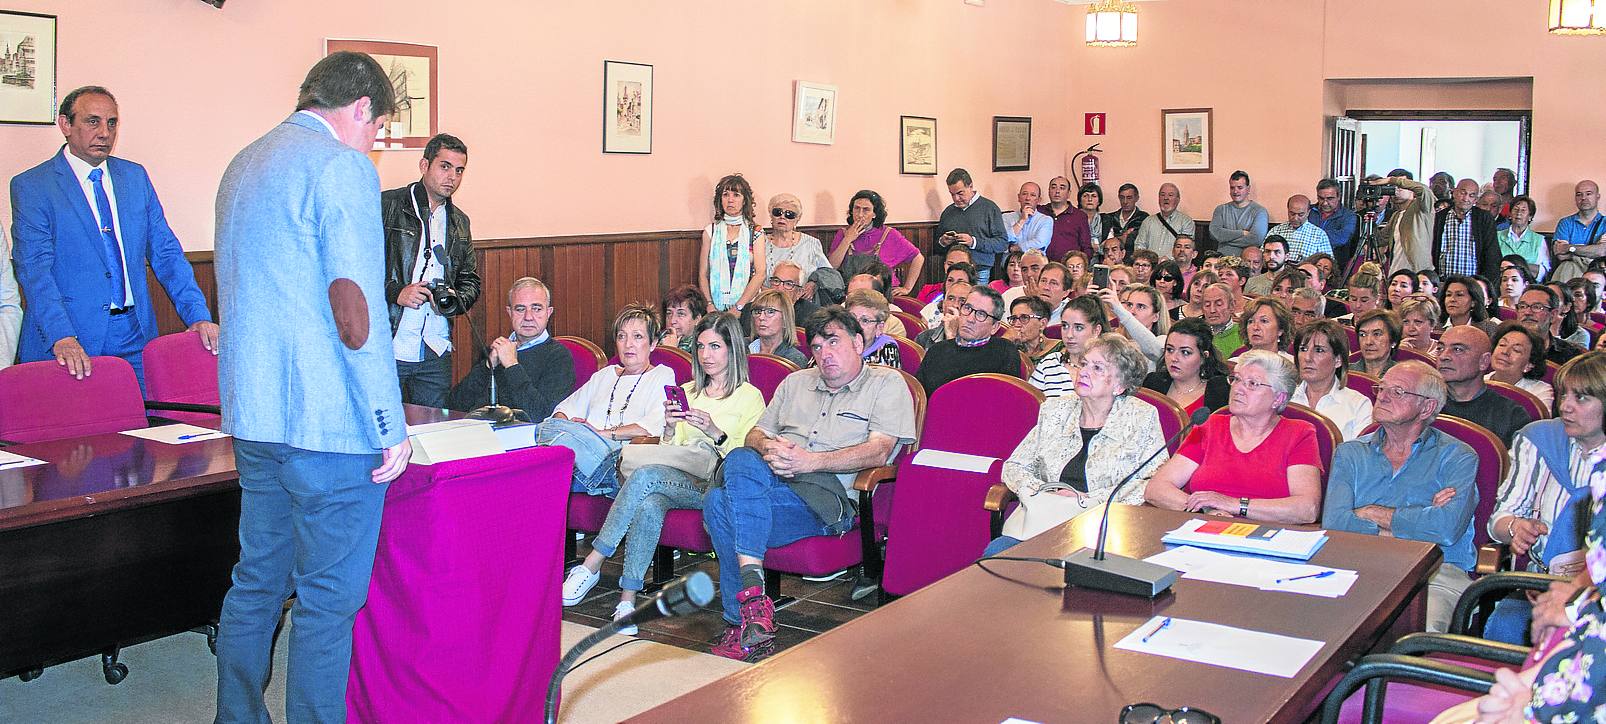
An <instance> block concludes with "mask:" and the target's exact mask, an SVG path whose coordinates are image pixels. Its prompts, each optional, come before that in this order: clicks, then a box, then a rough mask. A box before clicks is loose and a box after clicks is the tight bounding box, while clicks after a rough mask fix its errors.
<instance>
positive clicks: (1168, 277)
mask: <svg viewBox="0 0 1606 724" xmlns="http://www.w3.org/2000/svg"><path fill="white" fill-rule="evenodd" d="M1155 279H1159V280H1160V281H1162V282H1174V281H1176V280H1177V278H1176V277H1174V276H1171V275H1170V274H1161V275H1159V276H1156V277H1155Z"/></svg>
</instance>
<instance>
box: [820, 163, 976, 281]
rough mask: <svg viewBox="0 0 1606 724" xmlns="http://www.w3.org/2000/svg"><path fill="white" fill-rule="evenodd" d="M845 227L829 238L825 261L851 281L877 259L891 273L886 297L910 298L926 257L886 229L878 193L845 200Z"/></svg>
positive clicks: (866, 192) (884, 206) (884, 208)
mask: <svg viewBox="0 0 1606 724" xmlns="http://www.w3.org/2000/svg"><path fill="white" fill-rule="evenodd" d="M847 224H848V225H847V227H846V228H843V229H839V230H838V231H837V232H836V236H835V237H834V238H832V239H831V254H830V256H829V258H828V261H830V263H831V265H832V266H834V267H836V268H838V269H841V270H842V278H844V279H852V278H853V275H855V274H860V273H862V272H863V264H864V262H865V261H868V260H870V259H879V260H880V261H881V263H882V264H886V265H887V268H888V269H891V270H892V286H891V287H889V288H888V289H887V294H889V295H891V296H899V295H902V296H910V295H912V294H913V293H914V288H915V285H916V284H918V283H920V272H921V271H922V270H923V269H925V267H926V256H925V255H924V254H921V253H920V249H918V248H916V247H915V245H914V244H913V243H911V242H910V241H909V239H908V238H907V237H905V236H904V235H903V234H902V233H900V232H899V231H898V230H897V229H894V228H892V227H890V226H887V204H886V202H885V201H883V200H882V198H881V194H878V193H876V192H874V191H871V190H870V189H861V190H860V191H859V192H858V193H856V194H854V195H853V198H852V199H849V200H848V219H847ZM967 261H968V259H967ZM906 264H907V265H908V267H907V268H904V265H906ZM900 270H901V271H900Z"/></svg>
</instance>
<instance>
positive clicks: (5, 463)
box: [0, 450, 45, 470]
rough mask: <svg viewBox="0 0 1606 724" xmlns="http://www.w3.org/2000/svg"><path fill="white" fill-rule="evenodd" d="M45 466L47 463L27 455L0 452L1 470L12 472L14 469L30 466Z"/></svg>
mask: <svg viewBox="0 0 1606 724" xmlns="http://www.w3.org/2000/svg"><path fill="white" fill-rule="evenodd" d="M44 464H45V461H43V460H39V459H37V458H30V457H27V456H25V455H18V454H16V453H8V452H6V451H4V450H0V470H11V469H13V468H25V467H28V466H30V465H44Z"/></svg>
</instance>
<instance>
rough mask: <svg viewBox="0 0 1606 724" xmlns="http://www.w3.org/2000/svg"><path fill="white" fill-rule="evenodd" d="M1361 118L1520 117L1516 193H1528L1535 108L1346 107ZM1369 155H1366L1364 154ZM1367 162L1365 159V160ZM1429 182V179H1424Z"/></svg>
mask: <svg viewBox="0 0 1606 724" xmlns="http://www.w3.org/2000/svg"><path fill="white" fill-rule="evenodd" d="M1344 117H1345V118H1353V119H1355V120H1357V121H1517V123H1518V126H1517V167H1516V168H1515V169H1512V170H1513V171H1516V172H1517V185H1516V187H1515V188H1513V190H1512V193H1514V194H1516V195H1518V196H1524V195H1527V193H1528V164H1529V163H1530V159H1531V158H1532V154H1533V119H1534V114H1533V111H1532V110H1487V109H1486V110H1371V109H1368V110H1355V109H1351V110H1346V111H1344ZM1362 158H1363V159H1364V158H1365V157H1364V156H1363V157H1362ZM1363 163H1364V161H1363ZM1423 182H1424V183H1425V182H1426V179H1423Z"/></svg>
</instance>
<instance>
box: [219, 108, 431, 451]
mask: <svg viewBox="0 0 1606 724" xmlns="http://www.w3.org/2000/svg"><path fill="white" fill-rule="evenodd" d="M216 239H217V256H216V259H217V288H218V295H219V296H218V308H219V309H218V311H219V313H220V316H221V318H222V325H221V326H222V338H221V340H220V345H221V347H222V350H221V354H220V356H219V360H218V386H219V392H220V394H221V396H222V402H223V430H224V431H225V432H228V433H230V434H232V435H234V436H235V437H238V438H240V439H242V440H252V441H257V442H274V443H284V444H286V445H290V446H292V447H297V448H301V449H304V450H315V451H319V452H335V453H358V454H372V453H376V452H378V451H380V450H381V449H383V448H387V447H390V446H392V445H396V444H398V443H400V442H401V441H402V440H403V439H404V438H405V437H406V435H407V429H406V428H407V425H406V419H405V418H404V417H403V413H402V406H401V388H400V385H399V384H398V383H397V380H396V364H395V362H394V360H393V359H392V358H393V357H394V355H393V354H392V351H391V344H390V323H389V317H388V316H387V314H386V307H385V299H384V290H385V286H384V273H385V261H384V249H385V239H384V228H383V225H382V223H381V221H380V216H379V175H378V174H377V173H375V171H374V165H373V164H372V163H370V162H369V161H368V159H367V157H365V156H364V155H363V154H361V153H358V152H357V151H354V150H352V149H351V148H349V147H347V146H346V145H345V144H343V143H341V142H340V141H339V140H338V139H337V138H336V137H335V136H334V134H333V133H332V132H331V130H330V128H329V127H328V126H326V125H325V124H324V122H323V119H321V118H318V117H316V116H313V115H311V114H308V113H296V114H293V115H291V116H290V118H288V119H286V120H285V121H284V122H283V123H280V124H279V125H278V126H277V127H275V128H274V129H273V130H271V131H268V133H267V135H265V136H263V137H261V138H259V139H257V140H255V141H253V142H252V143H251V145H249V146H246V147H245V150H242V151H240V153H239V155H237V156H235V157H234V160H233V161H232V162H230V163H229V167H228V170H227V171H225V172H224V174H223V180H222V183H221V184H220V185H219V187H218V194H217V237H216Z"/></svg>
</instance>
